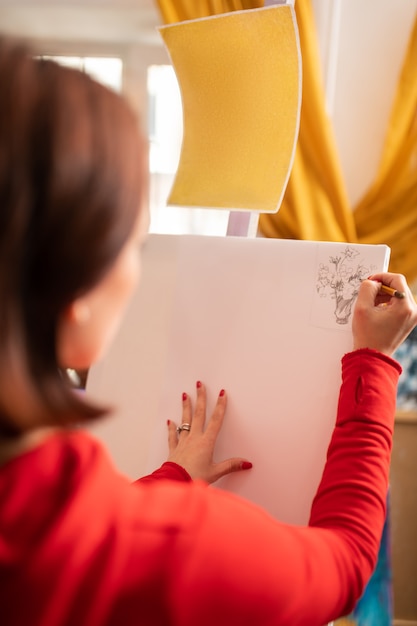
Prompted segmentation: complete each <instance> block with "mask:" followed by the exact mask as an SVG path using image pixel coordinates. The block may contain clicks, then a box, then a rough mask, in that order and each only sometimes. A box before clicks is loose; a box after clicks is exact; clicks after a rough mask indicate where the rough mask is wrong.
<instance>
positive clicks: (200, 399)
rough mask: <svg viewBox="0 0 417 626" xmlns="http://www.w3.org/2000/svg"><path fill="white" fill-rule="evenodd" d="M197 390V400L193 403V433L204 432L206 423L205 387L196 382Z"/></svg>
mask: <svg viewBox="0 0 417 626" xmlns="http://www.w3.org/2000/svg"><path fill="white" fill-rule="evenodd" d="M195 386H196V389H197V399H196V403H195V410H194V415H193V421H192V425H193V432H194V431H197V432H202V431H203V430H204V424H205V421H206V402H207V393H206V387H205V385H203V383H202V382H201V381H200V380H198V381H197V382H196V385H195Z"/></svg>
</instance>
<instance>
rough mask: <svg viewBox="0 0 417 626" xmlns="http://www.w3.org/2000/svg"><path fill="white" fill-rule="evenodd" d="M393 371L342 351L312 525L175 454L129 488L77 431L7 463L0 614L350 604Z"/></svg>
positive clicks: (199, 613)
mask: <svg viewBox="0 0 417 626" xmlns="http://www.w3.org/2000/svg"><path fill="white" fill-rule="evenodd" d="M399 372H400V367H399V365H398V364H397V363H395V361H392V360H391V359H390V358H389V357H385V356H383V355H381V354H379V353H376V352H372V351H368V350H359V351H357V352H353V353H350V354H348V355H346V356H345V357H344V358H343V383H342V387H341V393H340V401H339V409H338V416H337V424H336V427H335V430H334V434H333V437H332V441H331V444H330V447H329V452H328V459H327V464H326V467H325V470H324V475H323V479H322V481H321V484H320V486H319V489H318V492H317V495H316V497H315V500H314V502H313V505H312V511H311V520H310V525H309V527H292V526H288V525H284V524H281V523H280V522H278V521H276V520H275V519H273V518H272V517H270V516H269V515H268V514H267V513H265V512H264V511H263V510H261V509H260V508H258V507H256V506H254V505H252V504H251V503H249V502H246V501H244V500H242V499H240V498H238V497H235V496H234V495H232V494H230V493H226V492H223V491H221V490H219V489H215V488H208V487H207V486H206V485H205V484H203V483H202V482H192V481H190V480H189V477H188V474H187V473H186V472H185V471H184V470H183V469H182V468H180V467H178V466H176V465H174V464H165V465H163V466H162V468H161V469H160V470H158V471H157V472H155V473H154V474H152V475H151V477H147V478H145V479H142V480H141V481H138V482H136V483H134V484H131V483H130V482H129V481H128V480H127V479H126V478H125V477H123V476H121V475H120V474H119V473H118V472H117V471H115V469H114V467H113V466H112V464H111V462H110V460H109V458H108V456H107V455H106V453H105V451H104V450H103V449H102V447H101V445H100V444H99V443H97V442H96V441H95V440H94V439H92V438H91V437H90V436H88V435H87V434H84V433H82V432H80V431H75V432H65V433H59V434H55V435H52V436H50V437H49V438H48V439H47V440H45V441H44V442H43V443H42V444H41V445H39V446H38V447H37V448H34V449H32V450H30V451H28V452H26V453H25V454H23V455H21V456H19V457H17V458H15V459H13V460H12V461H9V462H8V463H7V464H5V465H4V466H3V467H1V468H0V622H1V624H4V626H58V625H59V626H64V625H67V626H70V625H71V626H99V625H100V626H101V625H103V626H104V625H105V626H131V625H132V626H133V625H136V624H137V625H140V626H148V625H152V626H155V625H160V626H169V625H172V626H223V625H227V626H234V625H239V626H242V625H244V624H247V625H248V626H249V625H250V626H264V625H265V626H266V625H268V626H272V625H274V626H303V625H304V626H322V625H323V624H325V623H327V622H328V621H330V620H331V619H332V618H335V617H337V616H340V615H342V614H347V613H348V612H349V611H350V610H351V609H352V607H353V605H354V603H355V602H356V600H357V599H358V597H359V596H360V594H361V592H362V589H363V586H364V584H365V583H366V581H367V579H368V577H369V576H370V574H371V572H372V569H373V567H374V565H375V561H376V557H377V552H378V545H379V540H380V537H381V532H382V527H383V522H384V516H385V499H386V493H387V484H388V470H389V458H390V448H391V438H392V427H393V420H394V412H395V398H396V384H397V380H398V375H399ZM271 479H273V477H271ZM277 498H279V493H277Z"/></svg>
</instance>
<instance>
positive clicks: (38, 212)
mask: <svg viewBox="0 0 417 626" xmlns="http://www.w3.org/2000/svg"><path fill="white" fill-rule="evenodd" d="M0 93H1V96H0V216H1V217H0V219H1V228H0V301H1V307H0V341H1V344H0V368H1V376H0V433H1V435H0V606H1V619H2V623H4V624H7V625H8V626H15V625H23V624H24V625H28V624H30V625H31V626H37V625H41V626H58V625H59V626H64V625H68V626H73V625H74V626H75V625H76V626H82V625H86V626H99V625H102V626H126V625H127V626H129V625H131V624H132V625H134V624H141V625H156V624H158V625H162V624H164V625H165V624H175V625H178V626H191V625H195V624H198V625H199V626H205V625H207V626H208V625H209V624H210V625H212V624H216V625H217V626H219V625H220V626H221V625H223V624H228V625H230V624H248V625H249V624H250V625H254V624H256V625H257V626H262V625H272V624H273V625H280V626H285V625H289V626H302V625H306V626H307V625H308V626H314V625H316V626H320V625H323V624H325V623H326V622H328V621H330V620H331V619H333V618H336V617H337V616H340V615H343V614H347V613H348V612H349V611H350V610H351V608H352V607H353V605H354V604H355V602H356V600H357V599H358V597H359V596H360V594H361V592H362V590H363V587H364V585H365V583H366V581H367V580H368V578H369V576H370V574H371V572H372V569H373V567H374V565H375V561H376V557H377V552H378V545H379V540H380V537H381V532H382V527H383V522H384V516H385V499H386V498H385V497H386V490H387V482H388V472H389V457H390V448H391V443H392V427H393V420H394V410H395V399H396V386H397V381H398V376H399V373H400V367H399V365H398V364H397V363H396V362H395V361H393V360H392V359H391V357H390V355H391V354H392V353H393V352H394V351H395V349H396V348H397V347H398V345H399V344H400V343H401V342H402V341H403V340H404V339H405V337H406V336H407V335H408V333H409V332H410V331H411V330H412V328H413V327H414V326H415V325H416V323H417V310H416V308H417V307H416V305H415V302H414V300H413V297H412V295H411V293H410V290H409V288H408V286H407V284H406V281H405V279H404V278H403V277H402V276H400V275H396V274H388V273H386V274H379V275H376V276H374V277H373V278H374V280H367V281H364V282H363V283H362V285H361V287H360V291H359V295H358V299H357V304H356V307H355V312H354V318H353V338H354V351H353V352H351V353H349V354H347V355H345V357H344V358H343V361H342V376H343V382H342V386H341V391H340V401H339V408H338V415H337V421H336V426H335V429H334V433H333V437H332V441H331V443H330V446H329V452H328V459H327V463H326V467H325V469H324V473H323V478H322V481H321V483H320V486H319V488H318V491H317V494H316V497H315V499H314V502H313V505H312V510H311V518H310V522H309V526H308V527H303V528H301V527H292V526H288V525H284V524H280V523H279V522H277V521H276V520H274V519H272V518H271V517H269V516H268V515H267V514H266V513H265V512H264V511H262V510H261V509H259V508H258V507H256V506H254V505H252V504H250V503H248V502H246V501H244V500H241V499H239V498H237V497H234V496H233V495H231V494H229V493H225V492H222V491H220V490H211V489H207V488H206V483H209V482H213V481H215V480H216V479H217V478H219V477H220V476H222V475H225V474H227V473H229V472H231V471H238V470H241V469H248V468H250V462H249V461H246V460H245V459H241V458H236V459H228V460H226V461H223V462H221V463H214V462H213V448H214V445H215V441H216V437H217V434H218V432H219V429H220V427H221V424H222V420H223V416H224V413H225V409H226V400H227V394H226V392H225V391H224V390H220V392H219V396H218V401H217V404H216V407H215V410H214V413H213V415H212V417H211V419H210V420H209V422H208V424H207V427H205V404H206V391H205V386H204V384H202V383H200V382H198V383H197V389H196V394H197V398H196V402H195V409H194V410H193V408H192V399H191V398H190V397H189V396H188V395H186V394H184V396H183V415H182V427H181V429H180V431H179V435H177V430H176V426H175V424H170V425H169V427H168V439H169V449H170V454H169V459H168V462H167V463H165V464H164V465H163V466H162V467H161V468H160V469H159V470H157V471H156V472H155V473H154V474H152V475H151V476H148V477H146V478H144V479H142V480H139V481H137V482H136V483H134V484H133V485H132V484H130V483H129V482H128V481H127V480H126V479H125V478H124V477H123V476H120V475H119V474H118V473H117V472H116V471H115V469H114V468H113V467H112V465H111V463H110V461H109V459H108V457H107V455H106V453H105V451H104V450H103V449H102V448H101V446H100V445H99V444H98V443H97V442H96V441H95V440H94V439H93V438H91V437H90V436H89V435H87V434H86V433H84V432H83V430H82V428H80V426H82V422H84V421H86V420H89V419H96V418H98V417H100V416H101V415H103V414H104V412H105V411H104V410H103V409H102V408H101V407H97V406H92V405H91V404H90V403H88V402H87V401H86V400H85V398H83V397H82V396H80V395H78V394H77V393H76V392H74V391H73V390H72V389H71V386H70V384H69V381H68V380H67V378H66V376H65V374H64V373H63V372H64V371H65V368H69V367H71V368H75V369H85V368H88V367H89V366H90V365H91V364H92V363H93V362H95V361H96V360H97V359H98V358H99V357H100V356H101V354H102V353H103V352H104V351H105V349H106V347H107V346H108V344H109V343H110V341H111V339H112V337H113V335H114V332H115V331H116V329H117V326H118V324H119V323H120V320H121V317H122V313H123V310H124V307H125V305H126V303H127V301H128V298H129V296H130V294H131V293H132V290H133V288H134V286H135V284H136V281H137V279H138V275H139V251H138V247H139V246H140V245H141V243H142V241H143V240H144V238H145V235H146V230H147V223H148V214H147V209H146V159H145V147H144V142H143V140H142V139H141V138H140V137H139V136H138V133H137V123H136V120H135V119H134V117H133V115H132V113H131V112H130V110H129V108H128V106H127V105H126V104H125V103H124V102H123V100H122V99H121V98H119V97H118V96H117V95H115V94H114V93H112V92H110V91H108V90H107V89H105V88H104V87H102V86H100V85H98V84H96V83H95V82H94V81H92V80H91V79H89V78H88V77H86V76H84V75H82V74H80V73H78V72H76V71H74V70H70V69H68V68H62V67H59V66H57V65H55V64H54V63H52V62H51V61H39V60H34V59H33V58H32V57H31V56H30V53H29V52H28V51H27V50H26V49H25V48H24V47H22V46H21V45H20V44H18V43H14V42H11V41H9V40H7V39H3V40H1V41H0ZM377 281H383V282H384V283H386V284H387V285H389V286H391V287H393V288H396V289H398V290H401V291H404V292H405V294H406V296H405V298H404V299H402V300H399V299H396V298H392V299H390V298H388V297H387V296H382V295H381V294H380V290H379V283H378V282H377ZM381 304H382V305H384V306H381ZM187 425H189V426H187ZM75 426H77V427H75ZM271 478H273V477H271ZM277 497H279V494H277Z"/></svg>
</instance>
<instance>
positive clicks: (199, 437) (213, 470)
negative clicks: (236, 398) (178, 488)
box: [168, 381, 252, 483]
mask: <svg viewBox="0 0 417 626" xmlns="http://www.w3.org/2000/svg"><path fill="white" fill-rule="evenodd" d="M206 402H207V398H206V388H205V386H204V385H203V383H201V382H200V381H198V382H197V400H196V404H195V409H194V412H193V409H192V404H191V398H190V396H189V395H188V394H186V393H184V394H183V398H182V420H181V426H180V427H179V428H180V430H179V432H178V431H177V425H176V424H175V423H174V422H172V421H169V422H168V446H169V457H168V461H171V462H172V463H177V464H178V465H181V466H182V467H183V468H184V469H185V470H187V472H188V473H189V474H190V476H191V478H193V479H200V480H204V481H206V482H207V483H214V482H215V481H216V480H218V479H219V478H221V477H222V476H226V475H227V474H230V473H231V472H238V471H240V470H246V469H250V468H251V467H252V463H250V462H249V461H246V459H242V458H239V457H238V458H231V459H227V460H225V461H221V462H220V463H215V462H214V461H213V453H214V447H215V444H216V440H217V436H218V434H219V432H220V430H221V427H222V424H223V418H224V415H225V412H226V404H227V398H226V392H225V391H224V389H222V390H221V391H220V393H219V396H218V398H217V402H216V406H215V408H214V411H213V414H212V416H211V418H210V420H209V421H208V424H207V427H205V422H206ZM184 425H186V426H185V428H184ZM188 429H189V430H188Z"/></svg>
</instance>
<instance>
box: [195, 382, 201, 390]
mask: <svg viewBox="0 0 417 626" xmlns="http://www.w3.org/2000/svg"><path fill="white" fill-rule="evenodd" d="M196 387H197V389H200V387H201V381H200V380H197V382H196Z"/></svg>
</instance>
